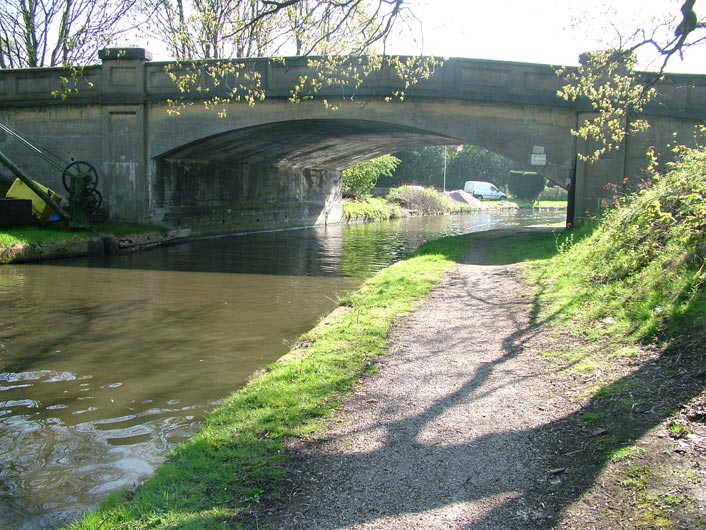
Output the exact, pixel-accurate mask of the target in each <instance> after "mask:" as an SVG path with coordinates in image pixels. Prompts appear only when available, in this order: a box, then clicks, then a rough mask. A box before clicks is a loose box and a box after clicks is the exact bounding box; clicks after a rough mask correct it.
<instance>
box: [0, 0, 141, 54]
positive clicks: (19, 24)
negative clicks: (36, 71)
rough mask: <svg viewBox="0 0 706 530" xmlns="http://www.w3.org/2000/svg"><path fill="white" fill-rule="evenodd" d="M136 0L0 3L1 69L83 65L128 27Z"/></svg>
mask: <svg viewBox="0 0 706 530" xmlns="http://www.w3.org/2000/svg"><path fill="white" fill-rule="evenodd" d="M136 1H137V0H2V2H3V7H2V10H0V67H2V68H23V67H37V66H60V65H69V64H71V65H76V64H87V63H89V62H91V61H93V60H95V59H96V56H97V52H98V50H99V49H100V48H101V47H103V46H106V45H108V44H110V43H111V42H113V41H114V40H115V39H116V38H117V36H118V35H119V34H120V33H121V32H123V31H126V30H127V29H128V27H127V25H126V18H127V14H128V13H129V12H130V10H131V9H132V7H133V6H134V5H135V3H136Z"/></svg>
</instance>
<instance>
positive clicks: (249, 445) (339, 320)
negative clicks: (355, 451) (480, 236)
mask: <svg viewBox="0 0 706 530" xmlns="http://www.w3.org/2000/svg"><path fill="white" fill-rule="evenodd" d="M469 245H470V239H469V238H468V237H455V238H446V239H441V240H438V241H434V242H431V243H428V244H426V245H424V246H423V247H422V248H420V250H419V251H418V252H417V254H416V255H415V256H414V257H412V258H410V259H408V260H406V261H404V262H400V263H397V264H395V265H393V266H391V267H389V268H388V269H386V270H384V271H382V272H381V273H380V274H378V275H377V276H375V277H374V278H372V279H371V280H369V281H368V282H366V283H365V285H364V286H363V287H362V289H361V290H360V291H358V292H356V293H355V294H353V295H351V296H349V297H347V298H346V299H344V300H342V307H341V308H339V309H338V310H337V311H336V312H334V313H333V314H332V315H330V316H329V317H328V318H327V319H326V320H325V321H324V322H322V323H321V324H320V325H319V326H318V327H316V328H315V329H314V330H313V331H312V332H310V333H309V334H307V335H306V336H304V337H303V338H302V341H301V343H300V345H299V346H297V347H295V348H294V349H293V350H292V352H290V354H289V355H288V356H287V357H286V358H285V359H283V360H282V361H280V362H277V363H274V364H273V365H272V366H270V367H269V368H268V369H267V371H266V372H265V373H263V374H262V375H261V376H260V377H258V378H257V379H255V380H254V381H252V382H251V383H250V384H248V385H247V386H246V387H245V388H243V389H241V390H240V391H238V392H236V393H234V394H233V395H232V396H230V397H229V398H228V399H226V400H225V402H224V403H223V405H222V406H221V407H220V408H219V409H218V410H216V411H215V412H214V413H212V414H211V415H210V416H209V417H208V419H207V421H206V423H205V425H204V426H203V428H202V429H201V431H200V433H199V434H198V435H196V436H195V437H194V438H193V439H191V440H190V441H189V442H187V443H185V444H183V445H182V446H180V447H179V448H178V449H177V450H175V451H174V453H173V454H172V455H171V456H170V457H169V459H168V460H167V462H166V463H165V464H164V465H163V466H162V467H160V469H158V470H157V472H156V473H155V475H154V477H153V478H152V479H151V480H149V481H148V482H147V483H146V484H145V485H143V486H142V487H140V488H139V489H137V491H135V492H127V493H123V494H120V495H114V496H112V497H111V498H110V499H109V500H107V501H106V502H105V503H104V504H103V506H102V507H101V508H100V510H98V511H97V512H96V513H94V514H92V515H89V516H88V517H86V518H85V520H84V521H82V522H79V523H76V524H75V525H73V526H71V528H74V529H79V528H80V529H98V528H100V529H101V530H105V529H111V528H112V529H117V528H120V529H125V528H130V529H143V528H144V529H146V528H150V529H159V528H176V527H178V528H180V529H187V528H188V529H194V530H196V529H199V530H201V529H211V528H213V529H216V528H218V529H221V528H223V527H224V525H226V526H228V527H236V528H237V527H238V524H239V521H243V520H245V519H246V518H248V517H249V515H248V513H249V511H248V510H249V509H251V508H253V507H254V506H256V505H257V504H258V502H259V501H260V499H261V497H262V496H263V495H265V494H266V493H267V492H268V491H271V490H272V489H274V488H276V486H277V481H278V479H279V478H280V477H281V464H282V459H283V458H284V456H283V453H282V446H283V442H284V441H285V440H286V439H287V438H288V437H289V436H293V435H294V436H300V435H305V434H307V433H309V432H311V431H313V430H315V429H317V428H319V426H320V421H321V418H323V417H325V416H327V415H329V414H330V413H331V412H332V411H333V410H335V408H336V407H337V403H338V402H339V400H340V399H341V398H342V397H343V396H344V395H345V394H346V393H347V392H349V391H350V390H351V388H352V387H353V385H354V384H355V382H356V381H357V380H358V378H359V377H360V375H361V374H363V373H365V372H366V370H368V369H369V361H370V359H372V358H374V357H375V356H377V355H380V354H382V353H383V352H384V346H385V336H386V334H387V332H388V329H389V327H390V325H391V324H392V322H393V321H394V320H395V319H396V318H398V317H399V316H400V315H402V314H404V313H407V312H408V311H410V309H411V308H412V307H413V306H414V304H415V302H417V301H418V300H420V299H422V298H423V297H424V296H425V295H426V294H427V293H428V292H429V291H430V289H431V288H432V287H433V286H434V285H435V284H436V283H437V282H438V281H439V280H440V278H441V276H442V274H443V273H444V272H445V271H447V270H448V269H450V268H451V267H452V266H453V265H454V263H455V262H456V261H457V260H459V259H460V258H461V257H462V256H463V255H464V254H465V253H466V251H467V249H468V247H469Z"/></svg>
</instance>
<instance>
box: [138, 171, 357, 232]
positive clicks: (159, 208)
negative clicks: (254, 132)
mask: <svg viewBox="0 0 706 530" xmlns="http://www.w3.org/2000/svg"><path fill="white" fill-rule="evenodd" d="M151 195H152V196H151V201H152V203H151V212H152V216H153V219H152V220H153V221H154V222H157V223H161V224H166V225H169V226H176V227H180V228H189V229H191V230H192V232H193V233H198V234H209V233H224V232H248V231H258V230H273V229H286V228H295V227H302V226H313V225H320V224H329V223H337V222H341V221H342V220H343V202H342V199H341V172H340V171H337V170H326V169H311V168H296V167H277V166H262V165H255V164H244V163H235V164H225V163H217V162H204V161H201V160H183V159H179V160H169V159H163V160H159V161H157V163H156V171H155V175H154V177H153V186H152V191H151Z"/></svg>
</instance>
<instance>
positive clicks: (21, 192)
mask: <svg viewBox="0 0 706 530" xmlns="http://www.w3.org/2000/svg"><path fill="white" fill-rule="evenodd" d="M32 182H34V184H35V185H36V186H37V187H39V189H41V190H42V191H43V192H44V193H46V194H47V195H49V196H50V197H51V198H52V199H53V200H54V201H55V202H56V203H59V202H61V195H59V194H58V193H56V192H54V191H52V190H50V189H49V188H47V187H46V186H42V185H41V184H39V183H38V182H37V181H36V180H33V181H32ZM5 197H7V198H8V199H29V200H31V201H32V217H34V218H35V219H36V220H37V221H39V222H40V223H42V224H45V223H46V222H47V221H49V218H50V217H51V216H52V214H54V210H53V209H52V208H51V207H50V206H49V205H48V204H47V203H46V202H44V200H43V199H42V198H41V197H40V196H39V195H37V194H36V193H34V192H33V191H32V190H31V189H30V188H29V186H27V184H25V183H24V182H22V181H21V180H20V179H15V182H13V183H12V186H10V189H9V190H8V192H7V193H6V194H5Z"/></svg>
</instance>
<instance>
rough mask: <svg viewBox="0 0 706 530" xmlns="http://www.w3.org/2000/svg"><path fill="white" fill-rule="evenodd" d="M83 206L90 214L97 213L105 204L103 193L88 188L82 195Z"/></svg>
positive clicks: (80, 200)
mask: <svg viewBox="0 0 706 530" xmlns="http://www.w3.org/2000/svg"><path fill="white" fill-rule="evenodd" d="M79 202H80V203H81V206H83V207H84V208H85V209H86V211H88V212H89V213H93V212H95V211H96V210H97V209H98V208H99V207H100V205H101V204H102V202H103V196H102V195H101V192H100V191H98V190H97V189H96V188H86V189H85V190H84V192H83V193H82V194H81V198H80V199H79Z"/></svg>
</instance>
